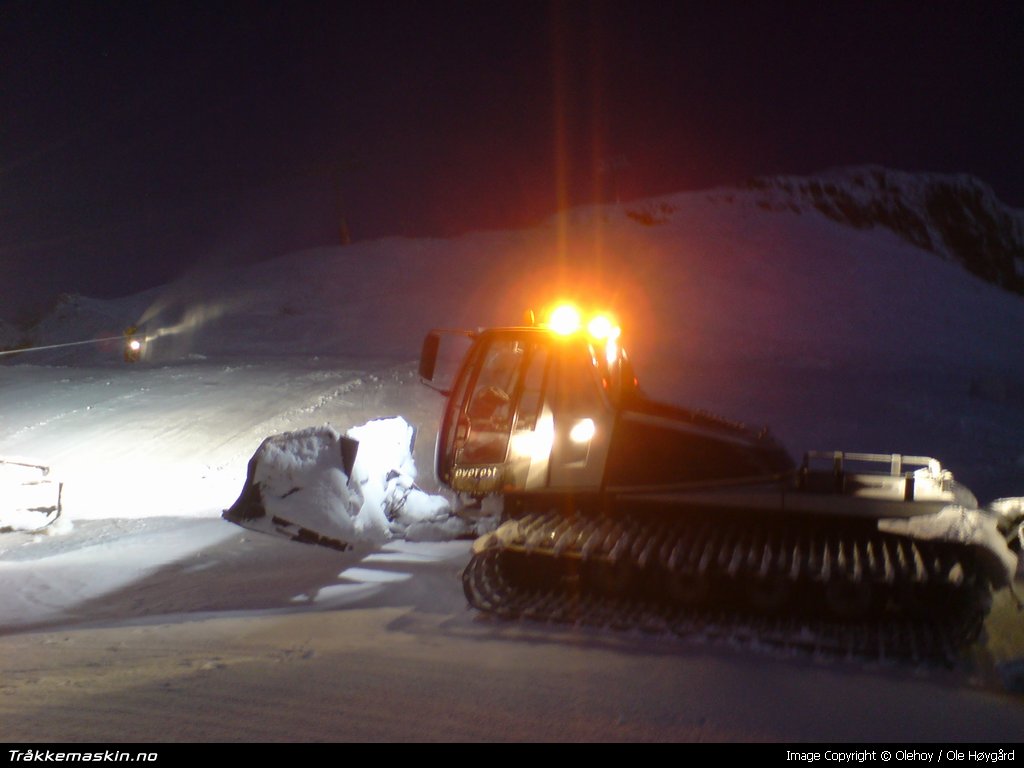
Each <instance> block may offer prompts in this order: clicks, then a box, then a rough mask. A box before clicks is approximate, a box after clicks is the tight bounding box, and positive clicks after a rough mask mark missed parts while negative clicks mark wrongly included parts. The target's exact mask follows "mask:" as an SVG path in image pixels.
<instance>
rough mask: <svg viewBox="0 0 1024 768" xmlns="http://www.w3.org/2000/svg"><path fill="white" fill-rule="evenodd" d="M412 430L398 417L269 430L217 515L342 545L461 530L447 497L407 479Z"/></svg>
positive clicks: (412, 471) (411, 474) (411, 473)
mask: <svg viewBox="0 0 1024 768" xmlns="http://www.w3.org/2000/svg"><path fill="white" fill-rule="evenodd" d="M414 438H415V430H414V429H413V428H412V427H411V426H410V425H409V424H408V423H407V422H406V421H405V420H404V419H402V418H401V417H394V418H387V419H374V420H372V421H370V422H367V423H366V424H364V425H362V426H359V427H353V428H352V429H350V430H349V431H348V434H347V436H346V437H342V436H341V435H340V434H339V433H338V432H337V431H336V430H335V429H334V428H333V427H330V426H323V427H311V428H308V429H304V430H300V431H297V432H288V433H285V434H281V435H275V436H273V437H269V438H267V439H266V440H265V441H264V442H263V444H262V445H261V446H260V448H259V449H258V450H257V452H256V454H255V455H254V456H253V459H252V462H251V463H250V468H249V477H248V479H247V482H246V488H245V489H244V490H243V492H242V495H241V496H240V497H239V500H238V501H237V502H236V503H235V505H234V506H233V507H232V508H231V509H230V510H228V511H227V512H225V517H226V518H227V519H229V520H231V521H232V522H237V523H239V524H241V525H244V526H245V527H247V528H252V529H254V530H260V531H264V532H266V533H274V534H282V533H283V534H286V535H288V536H290V537H292V538H301V539H309V538H311V535H312V536H316V537H320V538H324V539H328V540H330V541H332V542H334V543H335V544H336V545H341V546H342V548H347V547H359V546H369V547H377V546H380V545H382V544H384V543H385V542H386V541H388V540H389V539H391V538H393V537H403V538H413V539H420V540H426V539H430V540H443V539H449V538H452V537H453V536H456V535H459V534H461V533H464V532H465V526H464V525H463V523H462V522H461V521H460V520H459V519H458V518H456V517H455V516H454V515H453V514H452V509H451V505H450V504H449V503H448V500H447V499H445V498H444V497H442V496H435V495H430V494H428V493H426V492H425V491H423V490H422V489H420V488H419V487H418V486H417V485H416V484H415V477H416V467H415V463H414V461H413V458H412V448H413V440H414ZM357 446H358V448H357V450H356V453H355V457H354V461H353V460H352V456H351V453H352V450H353V449H355V448H356V447H357ZM349 462H351V476H349V475H348V474H346V466H347V465H348V463H349ZM254 493H258V498H254Z"/></svg>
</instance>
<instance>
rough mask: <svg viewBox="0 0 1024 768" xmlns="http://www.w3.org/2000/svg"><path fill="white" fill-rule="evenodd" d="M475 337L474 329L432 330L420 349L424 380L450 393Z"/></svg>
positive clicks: (445, 392)
mask: <svg viewBox="0 0 1024 768" xmlns="http://www.w3.org/2000/svg"><path fill="white" fill-rule="evenodd" d="M475 337H476V334H475V333H473V332H472V331H456V330H448V329H434V330H432V331H431V332H430V333H428V334H427V335H426V338H424V339H423V348H422V349H421V350H420V369H419V373H420V381H421V382H423V383H424V384H426V385H427V386H428V387H430V388H431V389H433V390H435V391H437V392H440V393H441V394H442V395H444V396H445V397H448V395H450V394H451V391H452V386H453V384H454V383H455V376H456V375H457V374H458V372H459V368H460V367H461V366H462V360H463V358H464V357H465V356H466V352H467V351H468V350H469V348H470V346H471V344H472V342H473V339H474V338H475Z"/></svg>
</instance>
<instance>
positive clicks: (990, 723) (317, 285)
mask: <svg viewBox="0 0 1024 768" xmlns="http://www.w3.org/2000/svg"><path fill="white" fill-rule="evenodd" d="M757 201H758V197H757V194H756V193H755V192H741V191H735V190H715V191H712V192H707V193H687V194H681V195H676V196H672V197H669V198H664V199H659V200H651V201H646V202H642V203H636V204H631V205H629V206H624V207H606V208H588V209H580V210H576V211H573V212H571V213H570V214H569V215H567V216H566V217H563V218H557V219H553V220H551V221H550V222H547V223H544V224H542V225H540V226H538V227H536V228H534V229H530V230H523V231H513V232H481V233H473V234H469V235H466V236H464V237H460V238H456V239H453V240H408V239H388V240H381V241H374V242H367V243H357V244H354V245H351V246H348V247H345V248H324V249H317V250H313V251H308V252H303V253H296V254H289V255H285V256H282V257H281V258H278V259H275V260H272V261H267V262H263V263H260V264H258V265H255V266H251V267H247V268H238V269H233V270H227V271H210V272H206V273H202V274H194V275H189V276H187V277H185V278H183V279H182V280H181V281H179V282H178V283H176V284H173V285H170V286H167V287H165V288H163V289H157V290H153V291H149V292H147V293H145V294H142V295H139V296H134V297H128V298H126V299H123V300H118V301H106V302H100V301H95V300H91V299H87V298H83V297H68V298H67V299H66V300H65V301H64V302H63V303H62V304H61V305H60V306H58V307H57V308H56V309H55V311H54V312H53V313H52V314H51V316H50V317H48V318H47V320H46V321H45V322H44V323H43V324H42V325H41V326H40V329H39V330H38V332H37V336H36V338H35V339H34V341H35V342H36V343H37V344H56V343H61V342H71V341H78V340H82V339H88V338H93V337H97V338H98V337H107V336H115V337H116V336H117V335H119V334H120V332H121V331H122V330H123V329H124V328H126V327H128V326H129V325H133V324H135V325H138V326H139V328H140V333H141V334H143V335H145V336H146V337H147V339H148V340H149V342H148V344H147V348H146V351H145V357H144V360H143V361H142V362H140V363H137V364H131V365H129V364H125V363H124V362H122V361H121V348H120V344H119V343H118V342H117V341H116V340H115V341H112V342H104V343H99V344H92V345H78V346H69V347H61V348H57V349H52V350H46V351H40V352H32V353H26V354H23V355H20V356H10V357H4V358H0V396H2V402H3V407H2V409H0V455H17V456H26V457H34V458H37V459H39V460H41V461H43V462H45V463H47V464H50V465H52V466H53V467H54V470H55V472H57V473H58V474H59V476H60V477H61V479H62V480H63V481H64V483H65V496H64V501H65V510H66V515H65V521H66V524H65V525H63V526H58V528H57V529H56V530H55V531H53V532H52V535H38V536H31V535H28V534H8V535H7V536H5V537H4V538H2V539H0V576H2V580H3V583H4V585H5V590H4V595H3V597H2V598H0V633H2V636H0V675H2V678H0V693H2V694H4V695H3V696H0V724H2V725H0V731H2V733H3V735H4V737H5V738H6V740H8V741H15V740H23V739H24V740H43V741H48V740H83V741H84V740H89V741H102V740H145V741H159V740H263V739H276V740H299V739H303V740H304V739H321V740H358V739H366V740H368V739H440V740H445V739H488V740H493V739H565V740H578V739H665V740H689V739H704V740H708V739H711V740H819V741H820V740H841V741H862V740H871V739H886V740H917V741H920V740H932V741H949V740H956V739H966V740H971V741H982V740H984V741H1018V740H1019V738H1020V734H1021V733H1024V701H1022V700H1021V699H1020V697H1019V693H1017V694H1014V693H1011V692H1009V691H1008V689H1012V690H1017V691H1019V690H1020V686H1021V682H1020V677H1024V671H1021V666H1022V665H1024V617H1022V616H1020V615H1018V614H1016V612H1015V611H1014V610H1013V609H1012V606H1011V604H1010V600H1009V597H1008V596H1007V595H1005V594H1003V595H1000V596H999V599H998V600H997V602H996V606H995V608H994V610H993V613H992V616H991V618H990V622H989V630H988V636H989V637H988V643H987V645H986V646H985V647H983V648H980V649H979V650H978V653H977V655H976V658H974V659H972V660H971V662H970V663H969V664H967V665H966V666H965V668H964V669H959V670H954V671H951V672H948V673H947V672H942V671H934V670H933V671H931V672H929V673H927V674H922V673H920V672H919V671H913V670H907V669H903V668H893V667H889V666H887V665H884V664H870V665H865V664H859V663H855V662H849V663H837V662H829V663H828V664H822V663H821V662H819V661H816V660H808V659H803V658H782V657H779V655H778V654H771V653H764V652H763V651H760V650H758V649H756V648H749V647H741V648H739V649H733V648H729V647H723V646H722V645H721V644H711V645H704V644H702V643H700V642H698V641H696V640H692V639H691V640H687V641H680V640H676V639H673V638H665V637H653V638H652V637H646V636H643V635H640V634H637V633H624V634H615V633H606V632H600V631H596V630H590V629H582V630H581V629H569V628H564V627H544V626H534V625H503V624H500V623H494V622H491V621H488V620H483V619H480V618H479V617H476V616H475V615H474V614H472V613H471V612H469V611H468V610H467V608H466V606H465V600H464V598H463V596H462V592H461V583H460V580H459V572H460V570H461V568H462V566H463V565H464V564H465V562H466V561H467V560H468V553H469V542H468V541H465V540H452V541H435V542H424V541H406V540H404V539H403V538H402V537H401V535H400V534H398V533H396V534H394V535H393V537H392V540H391V541H390V542H389V543H386V544H385V545H384V546H383V547H382V548H379V549H374V550H371V551H369V553H367V552H363V551H360V552H346V553H339V552H335V551H331V550H328V549H324V548H313V547H308V546H304V545H301V544H297V543H292V542H286V541H282V540H278V539H273V538H271V537H267V536H262V535H261V534H259V533H255V532H251V531H246V530H243V529H241V528H238V527H236V526H234V525H232V524H230V523H228V522H225V521H223V520H221V519H220V513H221V511H222V510H223V509H225V508H226V507H228V506H230V505H231V504H232V502H233V501H234V500H235V499H236V498H237V496H238V495H239V493H240V492H241V490H242V487H243V484H244V481H245V476H246V465H247V462H248V460H249V458H250V456H252V454H253V452H254V451H255V450H256V449H257V447H258V446H259V445H260V443H261V442H262V441H263V439H264V438H265V437H267V436H269V435H273V434H279V433H282V432H286V431H292V430H300V429H304V428H307V427H313V426H321V425H325V424H327V425H330V426H331V427H332V428H333V429H335V430H337V431H338V432H339V433H344V432H346V431H348V430H350V429H352V428H354V427H359V426H360V425H364V424H366V423H367V422H368V421H370V420H371V419H376V418H379V417H390V416H401V417H402V418H404V419H405V420H406V422H408V423H409V424H411V425H413V426H414V427H415V429H416V440H415V450H414V451H413V454H412V457H411V458H412V459H414V460H415V464H416V472H417V473H418V475H417V477H416V480H417V482H418V483H419V484H420V485H421V486H423V488H424V489H425V490H426V491H428V492H430V493H442V491H441V489H438V488H437V487H436V484H434V482H433V480H432V477H431V462H432V451H433V444H434V437H435V431H436V426H435V425H436V423H437V420H438V415H439V413H440V408H441V405H442V401H441V398H440V397H439V396H438V395H437V394H436V393H434V392H432V391H429V390H427V389H426V388H424V387H422V386H421V385H419V384H418V382H417V379H416V375H415V362H414V361H415V359H416V357H417V355H418V351H419V344H420V341H421V340H422V336H423V334H424V333H425V332H426V331H427V330H428V329H429V328H430V327H439V326H441V327H453V326H454V327H474V326H478V325H489V324H513V323H517V322H519V321H520V318H521V317H522V313H523V310H524V309H526V308H529V307H540V306H543V305H545V304H546V303H548V302H549V301H550V300H551V299H553V298H555V297H556V296H557V295H566V294H575V295H577V296H579V297H583V298H588V299H590V303H593V304H602V303H603V304H608V305H610V306H611V308H612V309H614V310H615V311H616V312H617V313H618V315H619V316H620V317H621V318H622V320H623V325H624V329H625V334H626V336H625V338H626V343H627V346H628V347H629V348H630V349H631V352H632V357H633V359H634V362H635V364H636V367H637V369H638V371H639V373H640V377H641V383H642V384H643V385H644V387H645V388H646V389H647V390H648V391H649V392H650V393H651V394H652V395H654V396H656V397H659V398H662V399H666V400H670V401H674V402H679V403H682V404H686V405H690V406H699V407H703V408H706V409H708V410H711V411H714V412H717V413H721V414H722V415H725V416H728V417H731V418H734V419H738V420H744V421H747V422H748V423H752V424H768V425H770V426H771V428H772V430H773V431H774V432H775V434H776V435H777V436H778V437H779V438H780V439H781V440H782V442H783V443H784V444H785V445H786V446H787V447H788V448H789V449H790V451H791V452H792V453H793V454H794V455H796V456H799V455H800V454H801V453H802V452H803V451H804V450H808V449H832V448H843V449H847V450H859V451H876V452H897V451H898V452H903V453H909V454H917V455H932V456H936V457H937V458H939V459H940V460H942V461H943V463H944V465H946V466H948V467H949V468H951V469H952V470H953V471H954V473H955V474H956V476H957V478H958V479H960V480H961V481H963V482H965V483H966V484H967V485H968V486H970V487H971V488H972V489H973V490H974V491H975V493H976V494H977V496H978V497H979V499H980V500H981V501H983V502H986V501H990V500H992V499H995V498H997V497H1004V496H1016V495H1024V439H1022V435H1024V355H1021V342H1020V339H1021V338H1022V335H1024V301H1022V299H1021V298H1020V297H1019V296H1016V295H1013V294H1010V293H1008V292H1006V291H1003V290H1001V289H999V288H996V287H993V286H992V285H989V284H987V283H984V282H982V281H981V280H979V279H977V278H976V277H973V276H971V275H969V274H968V273H967V272H966V271H964V270H963V268H961V267H960V266H958V265H956V264H953V263H950V262H948V261H944V260H941V259H940V258H938V257H937V256H935V255H934V254H931V253H927V252H924V251H922V250H920V249H918V248H916V247H915V246H913V245H911V244H909V243H908V242H906V241H904V240H902V239H900V238H899V237H897V236H896V235H895V234H893V232H891V231H889V230H886V229H880V228H879V229H860V230H858V229H852V228H849V227H846V226H843V225H841V224H839V223H837V222H835V221H832V220H830V219H828V218H826V217H825V216H824V215H822V214H821V213H820V212H818V211H817V210H815V209H813V208H810V207H808V208H806V209H797V210H795V211H794V210H790V209H786V210H782V211H780V210H772V209H770V208H768V207H765V206H763V205H759V204H758V202H757ZM8 332H9V329H8ZM407 469H409V471H410V472H411V471H412V470H411V468H407ZM437 538H440V537H437ZM954 711H955V712H956V713H957V715H956V716H955V717H951V716H950V715H949V713H950V712H954Z"/></svg>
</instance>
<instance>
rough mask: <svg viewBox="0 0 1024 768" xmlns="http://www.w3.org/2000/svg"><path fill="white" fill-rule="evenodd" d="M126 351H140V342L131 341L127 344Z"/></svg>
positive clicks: (136, 340)
mask: <svg viewBox="0 0 1024 768" xmlns="http://www.w3.org/2000/svg"><path fill="white" fill-rule="evenodd" d="M128 349H130V350H131V351H132V352H138V351H139V350H140V349H142V342H141V341H139V340H138V339H132V340H131V341H129V342H128Z"/></svg>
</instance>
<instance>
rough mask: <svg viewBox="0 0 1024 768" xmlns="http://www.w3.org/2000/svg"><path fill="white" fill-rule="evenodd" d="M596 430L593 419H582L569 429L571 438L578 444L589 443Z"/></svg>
mask: <svg viewBox="0 0 1024 768" xmlns="http://www.w3.org/2000/svg"><path fill="white" fill-rule="evenodd" d="M596 431H597V426H596V425H595V424H594V420H593V419H580V420H579V421H577V422H576V423H575V424H574V425H573V428H572V429H571V430H569V439H570V440H572V441H573V442H574V443H577V444H583V443H589V442H590V439H591V438H592V437H593V436H594V433H595V432H596Z"/></svg>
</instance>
